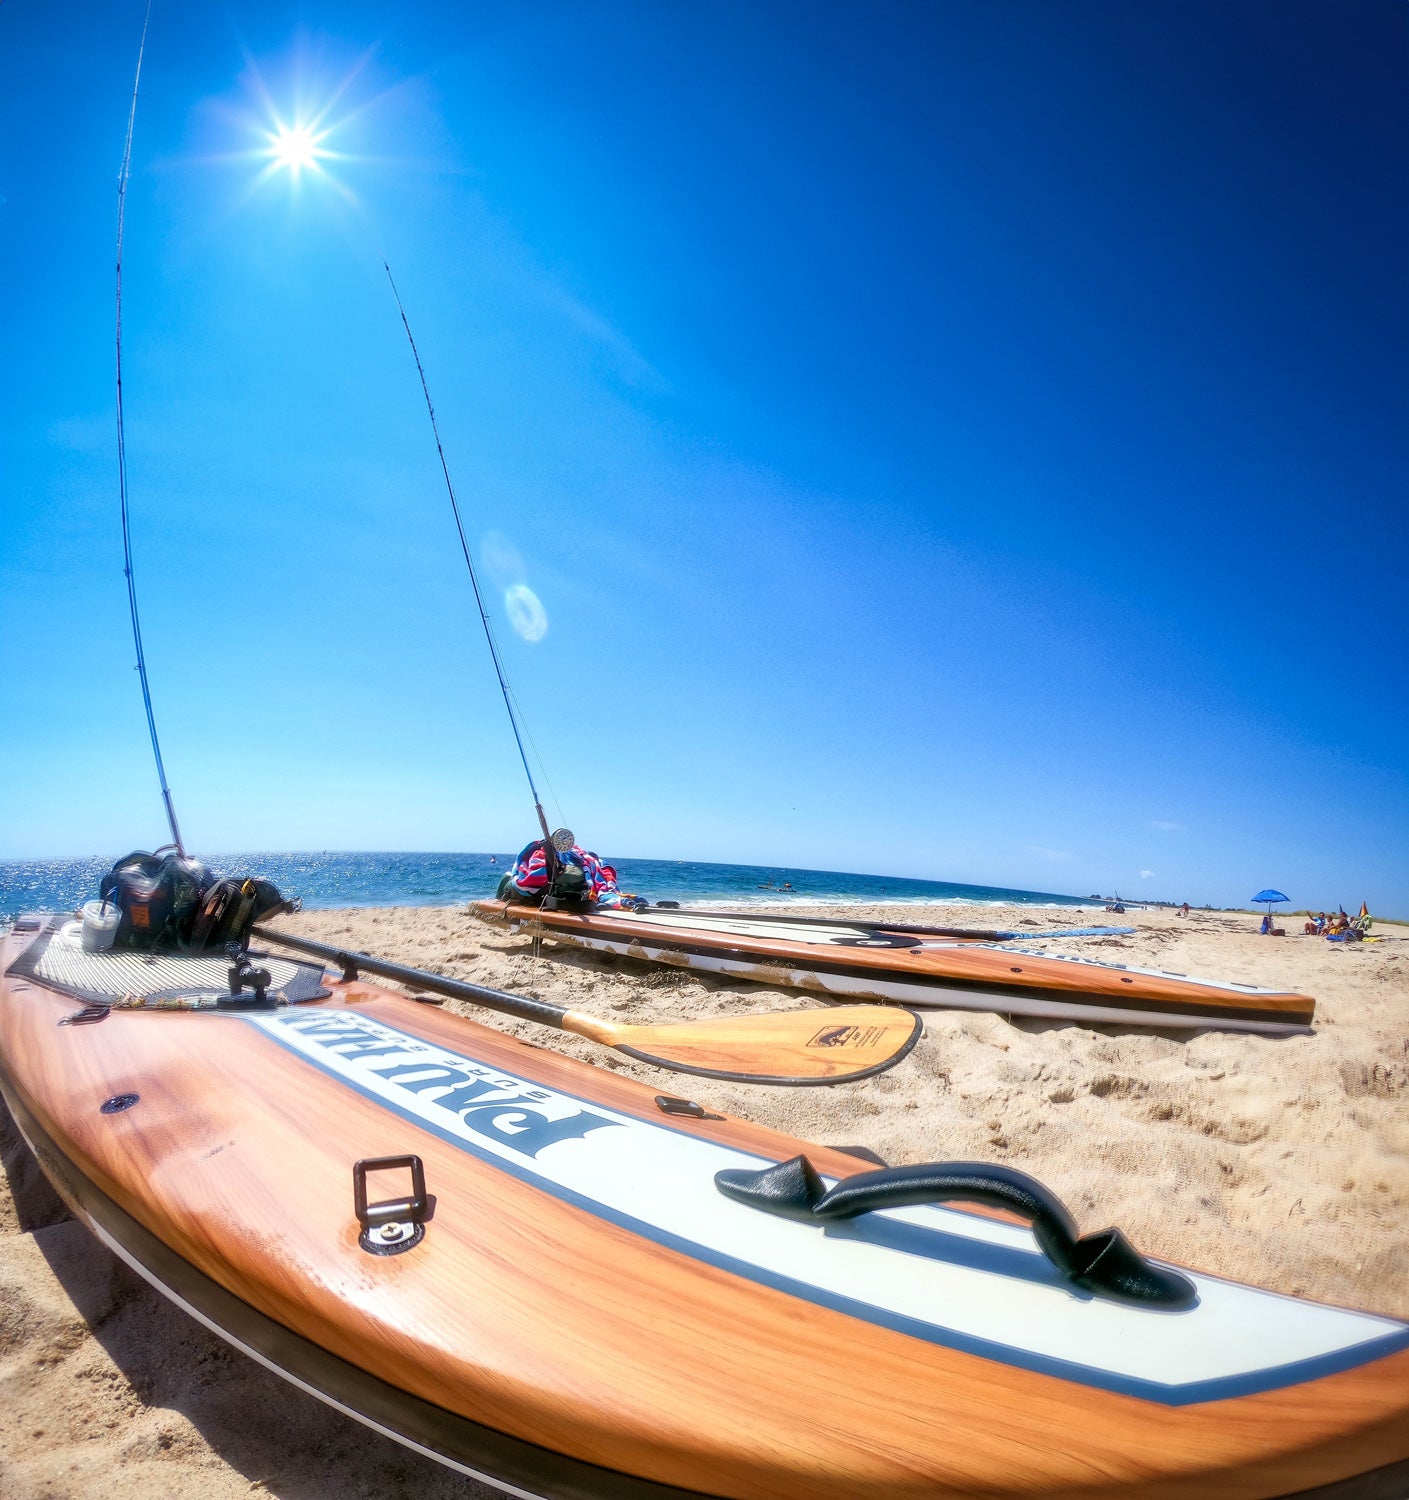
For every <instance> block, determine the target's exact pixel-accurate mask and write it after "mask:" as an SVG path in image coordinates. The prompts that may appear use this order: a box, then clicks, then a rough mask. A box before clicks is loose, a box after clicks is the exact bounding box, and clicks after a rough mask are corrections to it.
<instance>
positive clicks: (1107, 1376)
mask: <svg viewBox="0 0 1409 1500" xmlns="http://www.w3.org/2000/svg"><path fill="white" fill-rule="evenodd" d="M317 1014H321V1015H322V1016H323V1017H324V1018H325V1019H326V1020H327V1021H329V1022H333V1021H335V1020H347V1021H349V1022H361V1021H363V1020H364V1019H371V1018H364V1017H362V1016H359V1015H358V1014H357V1013H356V1012H353V1011H343V1010H331V1011H329V1010H322V1011H320V1012H318V1013H317ZM223 1019H226V1020H233V1021H238V1022H240V1023H242V1024H244V1025H250V1026H254V1027H256V1028H257V1029H258V1030H259V1031H261V1032H262V1033H263V1034H264V1035H265V1036H266V1037H268V1038H269V1039H270V1040H271V1041H272V1042H274V1043H275V1045H277V1046H279V1047H282V1048H284V1049H285V1050H287V1051H289V1052H291V1053H292V1054H293V1055H294V1056H295V1057H298V1058H300V1059H302V1060H303V1061H304V1062H305V1063H307V1064H308V1065H309V1066H310V1067H313V1068H315V1069H316V1070H318V1071H319V1072H321V1073H323V1074H324V1075H325V1076H327V1077H329V1078H332V1079H334V1080H336V1081H337V1082H339V1083H340V1084H342V1085H343V1086H344V1087H346V1088H349V1089H351V1090H352V1091H354V1092H355V1093H357V1094H359V1095H361V1096H362V1097H363V1098H364V1099H366V1100H368V1101H369V1102H371V1103H373V1104H375V1105H378V1106H379V1107H381V1108H382V1109H385V1110H387V1111H388V1112H390V1113H392V1114H394V1115H397V1116H399V1117H400V1118H402V1119H403V1120H405V1121H406V1122H407V1123H408V1124H410V1125H412V1126H414V1127H416V1128H417V1129H420V1130H424V1131H426V1132H428V1133H429V1134H431V1135H433V1136H435V1137H436V1138H437V1139H439V1140H441V1141H443V1142H444V1143H445V1144H447V1145H449V1146H452V1147H454V1148H456V1149H458V1150H461V1151H464V1152H466V1153H468V1154H469V1155H472V1156H474V1157H475V1158H476V1159H477V1160H479V1161H481V1162H483V1163H484V1164H485V1165H487V1166H489V1167H491V1168H493V1169H495V1170H496V1171H501V1172H504V1173H506V1174H507V1175H509V1176H511V1177H514V1178H516V1179H517V1180H518V1181H520V1182H523V1183H526V1184H527V1185H529V1186H531V1187H534V1188H536V1189H538V1190H539V1191H542V1192H545V1193H547V1194H549V1195H550V1196H552V1197H555V1198H557V1199H558V1200H559V1201H561V1202H564V1203H566V1204H568V1205H570V1206H571V1207H573V1208H576V1209H578V1210H580V1211H581V1212H583V1213H587V1214H591V1215H592V1216H594V1217H596V1218H598V1219H601V1220H603V1221H605V1222H607V1223H611V1224H613V1225H615V1226H616V1227H618V1228H620V1229H624V1230H626V1231H627V1232H629V1233H631V1234H635V1235H637V1236H639V1237H640V1238H643V1239H646V1240H649V1241H651V1242H652V1243H654V1244H657V1245H659V1246H661V1247H662V1248H663V1249H667V1250H671V1251H674V1252H675V1253H677V1254H680V1255H682V1256H685V1257H687V1258H689V1259H693V1260H696V1261H700V1262H702V1263H704V1264H706V1265H710V1266H712V1267H714V1268H715V1269H717V1270H722V1271H725V1272H728V1273H730V1274H732V1275H735V1276H739V1277H742V1278H743V1279H745V1280H748V1281H752V1282H754V1283H756V1284H758V1285H761V1286H766V1287H769V1288H770V1289H772V1290H775V1291H779V1292H782V1293H784V1294H785V1295H788V1296H792V1297H795V1298H797V1299H799V1300H800V1301H804V1302H810V1303H812V1304H814V1305H815V1306H819V1307H824V1308H827V1309H829V1310H830V1311H833V1312H839V1313H842V1314H843V1315H846V1316H849V1317H854V1318H858V1319H860V1320H862V1321H864V1322H868V1323H872V1324H874V1325H876V1326H878V1327H883V1328H887V1329H889V1330H891V1331H892V1332H895V1333H900V1334H904V1335H907V1336H909V1337H912V1338H918V1339H921V1340H924V1341H926V1342H929V1343H933V1344H938V1345H940V1346H942V1347H945V1348H949V1349H954V1350H957V1351H958V1352H960V1353H965V1354H972V1355H976V1356H978V1357H979V1358H983V1359H988V1360H992V1361H995V1362H997V1363H1000V1364H1006V1365H1010V1366H1012V1367H1014V1368H1018V1369H1023V1370H1028V1371H1031V1372H1033V1373H1035V1374H1040V1375H1049V1376H1053V1377H1055V1378H1057V1379H1061V1380H1066V1381H1069V1382H1073V1383H1077V1384H1082V1385H1087V1386H1091V1387H1093V1388H1095V1389H1099V1390H1105V1391H1111V1392H1113V1393H1115V1394H1119V1395H1126V1396H1133V1397H1136V1398H1137V1399H1140V1400H1144V1401H1150V1402H1154V1403H1157V1404H1160V1405H1164V1406H1190V1405H1195V1404H1199V1403H1202V1402H1208V1401H1222V1400H1229V1399H1233V1398H1236V1397H1239V1396H1250V1395H1255V1394H1258V1393H1260V1392H1262V1391H1271V1390H1280V1389H1282V1388H1284V1387H1286V1386H1290V1385H1298V1384H1301V1383H1303V1382H1305V1381H1309V1380H1315V1379H1320V1378H1322V1377H1325V1376H1328V1375H1334V1374H1338V1373H1340V1372H1341V1371H1344V1370H1351V1369H1355V1368H1357V1367H1359V1366H1361V1365H1364V1364H1368V1363H1371V1362H1372V1361H1374V1360H1377V1359H1380V1358H1383V1357H1385V1356H1387V1355H1389V1354H1393V1353H1396V1352H1398V1351H1399V1350H1401V1349H1409V1325H1398V1326H1397V1327H1396V1328H1395V1331H1393V1332H1390V1333H1386V1334H1384V1335H1381V1336H1378V1337H1373V1336H1372V1337H1370V1338H1367V1339H1366V1340H1364V1341H1363V1342H1360V1343H1355V1344H1352V1345H1350V1346H1349V1347H1346V1348H1342V1349H1337V1350H1333V1351H1331V1352H1328V1353H1325V1354H1321V1355H1316V1356H1314V1357H1312V1358H1309V1359H1302V1360H1295V1361H1292V1362H1288V1363H1285V1364H1281V1365H1274V1366H1270V1367H1266V1368H1263V1369H1258V1370H1252V1371H1248V1372H1245V1373H1240V1374H1236V1375H1228V1376H1218V1377H1214V1378H1212V1379H1205V1380H1194V1381H1189V1382H1185V1383H1182V1384H1179V1385H1172V1384H1167V1383H1165V1382H1161V1381H1156V1380H1148V1379H1143V1378H1141V1377H1138V1376H1132V1375H1128V1374H1122V1373H1118V1372H1113V1371H1109V1370H1104V1369H1101V1368H1099V1367H1096V1366H1092V1365H1089V1364H1083V1363H1081V1362H1080V1361H1076V1360H1070V1359H1063V1358H1060V1357H1054V1356H1051V1355H1047V1354H1043V1353H1041V1352H1038V1351H1034V1350H1028V1349H1021V1348H1017V1347H1015V1346H1013V1345H1011V1344H1004V1343H999V1342H997V1341H995V1340H991V1339H985V1338H983V1337H980V1336H975V1335H972V1334H968V1333H965V1332H962V1331H960V1330H955V1329H950V1328H944V1327H941V1326H939V1325H937V1324H933V1323H927V1322H924V1321H923V1320H921V1319H919V1318H914V1317H910V1316H907V1315H905V1314H903V1313H899V1312H896V1311H894V1310H892V1309H889V1308H882V1307H877V1306H875V1305H874V1304H872V1303H868V1302H866V1301H865V1300H863V1299H862V1298H859V1297H853V1296H848V1295H845V1294H842V1293H838V1292H835V1291H833V1290H831V1289H829V1288H824V1287H819V1286H815V1285H813V1284H811V1283H809V1282H805V1281H801V1280H799V1279H798V1278H796V1277H792V1276H787V1275H784V1274H780V1273H778V1272H776V1271H773V1270H771V1269H769V1268H766V1267H763V1266H759V1265H756V1264H753V1263H751V1262H749V1261H746V1260H743V1259H742V1258H740V1257H738V1256H734V1255H730V1254H728V1253H727V1252H724V1251H720V1250H718V1249H716V1248H714V1247H713V1246H708V1245H702V1244H700V1243H698V1242H697V1241H694V1240H690V1239H687V1238H685V1237H684V1236H681V1235H679V1234H676V1233H674V1232H672V1231H670V1230H667V1229H664V1228H662V1227H661V1226H659V1225H654V1224H651V1223H649V1222H647V1221H645V1220H643V1219H640V1218H638V1217H636V1216H634V1215H632V1214H629V1213H626V1212H623V1211H622V1210H620V1209H618V1208H616V1207H614V1206H612V1205H610V1204H606V1203H602V1202H600V1201H598V1200H596V1199H594V1198H591V1197H590V1196H588V1195H587V1194H584V1193H581V1192H579V1191H577V1190H576V1189H574V1188H572V1187H569V1186H567V1185H566V1184H563V1183H559V1182H555V1181H553V1180H552V1179H551V1178H549V1177H547V1176H545V1175H544V1174H542V1173H541V1172H537V1171H535V1170H533V1169H532V1168H530V1167H526V1166H523V1165H521V1164H519V1163H517V1162H511V1161H507V1160H506V1159H505V1158H504V1157H502V1156H500V1155H497V1154H495V1153H494V1152H492V1151H489V1150H487V1149H485V1148H482V1147H479V1146H477V1145H476V1144H475V1143H474V1142H473V1141H471V1140H468V1139H466V1137H465V1136H464V1135H460V1134H457V1133H456V1132H454V1131H452V1130H449V1129H447V1128H446V1127H445V1126H443V1125H441V1124H440V1123H439V1122H438V1121H436V1120H435V1119H433V1118H429V1117H428V1116H427V1115H426V1114H424V1113H422V1112H420V1111H418V1110H416V1109H414V1108H412V1107H411V1106H410V1105H409V1104H403V1103H401V1102H399V1101H398V1100H395V1099H389V1098H387V1097H386V1096H385V1095H383V1094H381V1093H378V1092H377V1091H376V1090H374V1089H372V1088H370V1087H368V1086H367V1085H366V1084H364V1083H362V1082H361V1081H360V1080H359V1079H358V1078H356V1077H355V1076H352V1075H351V1073H350V1072H349V1070H348V1069H347V1068H346V1067H342V1068H340V1067H338V1066H336V1065H335V1064H334V1063H333V1062H332V1061H331V1060H330V1058H325V1057H320V1056H315V1055H313V1054H311V1053H310V1052H309V1051H308V1050H306V1049H305V1048H304V1047H300V1046H298V1045H296V1044H295V1043H294V1041H293V1039H292V1036H291V1035H290V1034H289V1031H290V1030H292V1028H291V1027H290V1026H289V1023H290V1022H293V1023H295V1024H296V1025H298V1024H301V1023H311V1022H312V1021H313V1019H314V1016H313V1015H312V1014H310V1013H308V1012H304V1013H303V1014H302V1015H301V1016H292V1017H291V1016H289V1015H288V1014H287V1013H284V1014H281V1015H279V1016H277V1017H274V1016H271V1017H267V1018H266V1017H258V1016H255V1015H251V1014H243V1015H235V1014H230V1015H226V1016H225V1017H223ZM373 1024H374V1025H375V1026H376V1027H377V1028H378V1029H380V1030H382V1031H386V1032H393V1033H396V1034H397V1035H399V1036H402V1037H405V1038H406V1039H407V1040H408V1041H410V1042H412V1043H414V1044H416V1046H417V1047H419V1048H424V1047H426V1046H427V1045H428V1044H427V1042H426V1039H425V1038H423V1037H420V1036H417V1035H416V1034H415V1033H414V1032H407V1031H403V1030H401V1028H399V1027H395V1026H391V1025H389V1024H388V1023H387V1022H384V1021H374V1023H373ZM281 1032H282V1033H283V1034H281ZM429 1045H430V1046H431V1047H432V1048H433V1049H434V1050H437V1051H441V1052H445V1053H449V1054H450V1055H452V1056H456V1057H458V1058H459V1059H461V1060H462V1061H465V1062H467V1063H470V1064H472V1065H473V1066H475V1067H484V1068H488V1069H489V1070H490V1071H492V1072H493V1073H495V1074H497V1075H500V1076H504V1077H516V1075H513V1074H512V1073H510V1072H509V1070H507V1069H504V1068H502V1067H498V1066H496V1065H493V1064H486V1063H483V1062H482V1061H481V1060H480V1059H477V1058H474V1057H473V1056H471V1055H469V1054H467V1053H463V1052H461V1053H454V1052H452V1051H451V1049H450V1048H447V1047H443V1046H442V1045H441V1044H439V1043H433V1044H429ZM517 1081H519V1082H522V1083H524V1084H526V1085H527V1086H529V1087H533V1088H544V1089H546V1088H547V1086H546V1085H537V1084H534V1083H533V1082H532V1080H526V1079H518V1080H517ZM551 1092H552V1093H553V1094H556V1095H559V1096H561V1097H563V1098H567V1099H571V1100H573V1101H574V1102H576V1103H579V1104H581V1105H582V1106H583V1107H584V1110H585V1111H586V1112H587V1113H588V1114H589V1115H595V1116H598V1117H600V1118H601V1120H602V1122H603V1124H617V1123H619V1122H618V1120H616V1119H614V1118H612V1117H613V1116H614V1115H616V1114H618V1111H615V1110H613V1109H612V1108H611V1106H609V1105H603V1104H601V1103H600V1102H599V1101H596V1100H592V1099H587V1098H584V1097H583V1096H581V1095H578V1094H574V1093H572V1092H571V1091H570V1090H567V1089H561V1088H558V1087H557V1086H556V1085H555V1086H553V1087H552V1089H551ZM624 1118H625V1119H626V1120H629V1121H630V1122H631V1124H633V1125H636V1126H642V1127H644V1128H645V1129H647V1130H656V1131H661V1132H664V1133H667V1134H672V1135H686V1136H688V1138H690V1139H692V1140H696V1141H698V1140H699V1139H700V1137H699V1135H698V1134H696V1133H695V1132H694V1131H688V1132H687V1131H682V1130H681V1129H680V1128H679V1127H678V1126H675V1125H672V1124H670V1123H669V1122H668V1121H666V1120H664V1119H662V1120H660V1121H655V1120H645V1119H641V1118H640V1117H637V1116H626V1117H624ZM588 1128H589V1129H590V1128H592V1127H588ZM730 1149H731V1150H733V1151H734V1152H735V1153H736V1154H737V1155H738V1156H740V1157H745V1158H747V1159H748V1160H750V1161H753V1162H756V1163H757V1164H758V1165H759V1166H774V1165H776V1163H775V1162H773V1161H772V1160H771V1159H768V1158H764V1157H759V1156H757V1155H755V1154H753V1153H750V1152H747V1151H743V1150H742V1149H740V1148H737V1147H731V1148H730ZM873 1222H874V1223H884V1222H885V1221H884V1220H873ZM892 1227H893V1226H892ZM872 1232H873V1230H872V1226H871V1225H870V1224H867V1223H865V1222H864V1221H857V1222H856V1223H854V1224H852V1225H849V1226H848V1227H847V1233H848V1234H850V1235H854V1236H856V1237H858V1238H869V1237H870V1235H871V1234H872ZM922 1232H923V1231H922ZM881 1233H882V1235H889V1234H890V1233H891V1229H890V1228H887V1229H885V1230H883V1231H881ZM895 1243H896V1247H897V1248H898V1247H899V1242H898V1241H897V1242H895ZM913 1243H914V1242H913V1241H911V1242H910V1244H909V1245H908V1246H907V1248H910V1247H912V1246H913ZM1032 1259H1033V1260H1034V1262H1040V1263H1042V1265H1044V1266H1045V1264H1046V1262H1045V1258H1044V1257H1042V1256H1041V1254H1040V1253H1034V1254H1033V1256H1032ZM1005 1269H1006V1268H1005ZM1008 1274H1011V1272H1010V1271H1009V1272H1008ZM1052 1274H1053V1273H1051V1272H1050V1268H1049V1269H1048V1270H1047V1271H1046V1272H1042V1273H1039V1275H1038V1276H1037V1277H1035V1278H1034V1279H1040V1280H1050V1279H1051V1277H1052ZM1199 1279H1200V1280H1202V1281H1207V1282H1216V1281H1220V1280H1221V1278H1218V1277H1212V1276H1207V1275H1204V1274H1203V1273H1199ZM1225 1284H1226V1283H1225ZM1073 1294H1074V1295H1077V1296H1079V1297H1082V1298H1085V1296H1086V1294H1082V1293H1079V1292H1074V1293H1073ZM1264 1295H1269V1296H1270V1295H1272V1294H1264ZM1286 1300H1293V1299H1286ZM1140 1316H1142V1317H1149V1318H1166V1317H1180V1316H1185V1314H1181V1313H1170V1312H1166V1311H1159V1310H1153V1309H1144V1310H1142V1311H1141V1313H1140ZM1378 1321H1379V1322H1381V1323H1388V1322H1390V1321H1391V1320H1388V1319H1381V1320H1378Z"/></svg>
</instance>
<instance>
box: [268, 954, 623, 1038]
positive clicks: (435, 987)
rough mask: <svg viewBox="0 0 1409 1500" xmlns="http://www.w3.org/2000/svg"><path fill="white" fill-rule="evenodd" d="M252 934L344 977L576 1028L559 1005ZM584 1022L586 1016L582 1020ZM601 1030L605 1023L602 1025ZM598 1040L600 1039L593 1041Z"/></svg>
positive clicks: (363, 956)
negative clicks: (369, 978) (362, 976)
mask: <svg viewBox="0 0 1409 1500" xmlns="http://www.w3.org/2000/svg"><path fill="white" fill-rule="evenodd" d="M254 935H255V936H256V937H258V938H260V939H262V940H263V941H264V942H269V943H278V944H279V945H280V946H281V947H284V948H292V949H293V950H294V951H295V952H296V953H307V954H309V955H311V956H312V957H313V958H321V959H322V960H323V961H324V962H325V963H329V964H336V965H338V966H339V967H340V968H341V969H342V970H343V971H344V973H345V974H347V973H349V971H351V972H352V973H353V974H355V973H356V972H357V971H365V972H366V973H368V974H375V975H376V976H377V977H378V978H379V979H394V980H395V981H396V982H397V983H398V984H405V985H410V986H411V987H412V988H414V989H423V990H431V991H432V992H434V993H435V994H437V995H445V996H447V997H448V998H449V999H451V1000H467V1001H469V1003H470V1004H471V1005H483V1006H484V1007H486V1009H488V1010H497V1011H502V1012H503V1013H504V1014H505V1015H506V1016H515V1017H517V1018H518V1019H519V1020H520V1021H538V1022H540V1023H541V1024H542V1025H544V1026H555V1027H556V1028H557V1029H558V1030H559V1031H575V1030H578V1029H579V1028H578V1027H576V1026H569V1025H568V1024H566V1023H567V1022H568V1020H569V1018H573V1019H576V1018H577V1016H578V1012H576V1011H567V1010H564V1009H563V1008H562V1007H561V1006H559V1005H550V1004H549V1003H548V1001H546V1000H530V999H529V998H528V996H527V995H510V994H509V993H507V992H506V991H504V990H491V989H489V988H488V987H487V986H485V985H482V984H469V983H467V982H466V981H465V980H463V979H448V978H447V977H446V976H445V975H444V974H431V973H428V972H427V971H426V970H425V969H413V968H410V967H409V966H408V965H406V964H394V963H392V962H390V961H389V960H388V959H385V958H373V957H372V956H371V955H370V954H367V953H353V952H352V951H350V950H349V949H347V948H334V947H331V946H329V945H328V944H327V943H315V942H314V941H313V940H312V939H311V938H305V937H294V936H292V934H288V933H283V932H271V931H270V930H269V928H267V927H256V928H255V929H254ZM582 1019H583V1020H587V1019H588V1018H587V1017H583V1018H582ZM601 1024H602V1025H603V1026H604V1027H605V1026H607V1025H608V1023H606V1022H603V1023H601ZM596 1039H597V1040H601V1038H600V1037H598V1038H596Z"/></svg>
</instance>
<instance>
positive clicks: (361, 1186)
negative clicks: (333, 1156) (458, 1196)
mask: <svg viewBox="0 0 1409 1500" xmlns="http://www.w3.org/2000/svg"><path fill="white" fill-rule="evenodd" d="M402 1167H405V1168H409V1169H410V1172H411V1196H410V1197H409V1198H389V1199H387V1200H385V1201H384V1202H382V1203H368V1202H367V1174H368V1172H392V1171H396V1170H397V1169H398V1168H402ZM352 1206H353V1210H354V1212H355V1213H356V1215H357V1222H358V1223H359V1224H361V1226H362V1232H361V1233H360V1234H359V1235H358V1236H357V1243H358V1244H359V1245H361V1247H362V1248H363V1249H364V1250H365V1251H366V1252H367V1253H368V1254H369V1255H400V1254H402V1253H403V1252H404V1251H406V1250H411V1249H414V1247H415V1246H417V1245H419V1244H420V1243H421V1241H422V1240H423V1239H424V1238H425V1236H426V1224H425V1220H426V1214H427V1212H428V1210H429V1208H430V1199H429V1198H428V1197H427V1196H426V1169H425V1166H424V1165H423V1163H422V1161H421V1158H420V1157H419V1156H369V1157H364V1158H363V1159H362V1160H361V1161H358V1162H355V1163H354V1164H353V1167H352Z"/></svg>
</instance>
